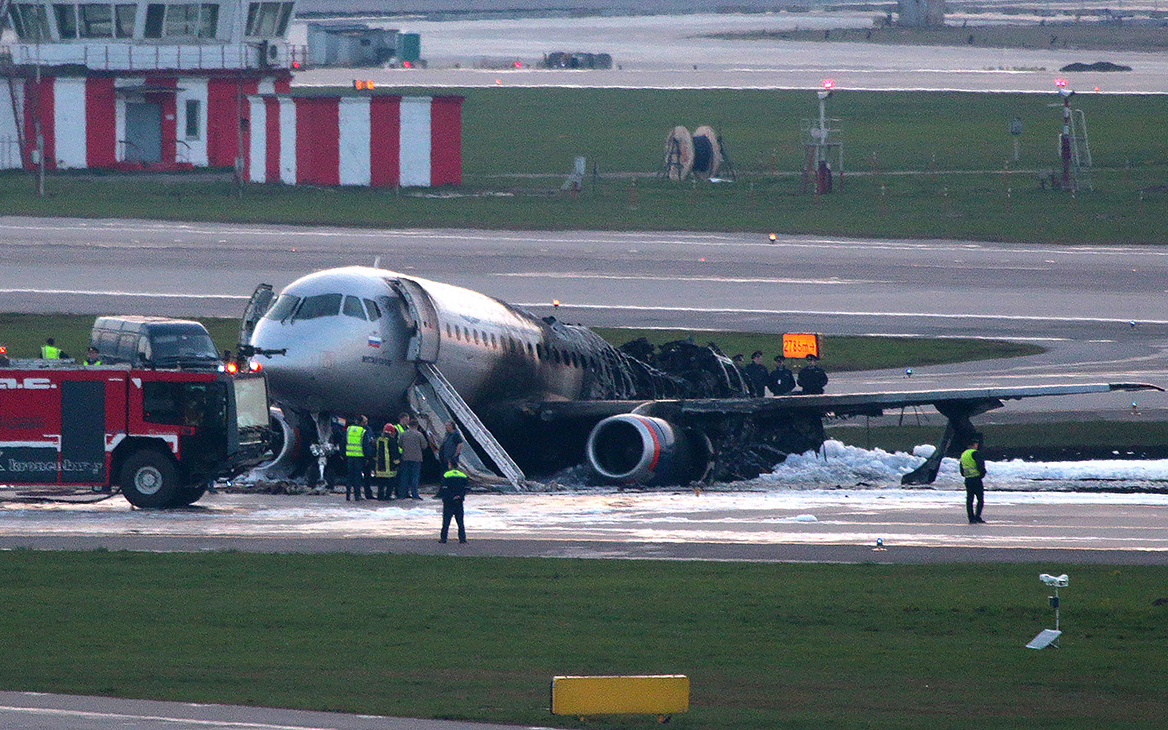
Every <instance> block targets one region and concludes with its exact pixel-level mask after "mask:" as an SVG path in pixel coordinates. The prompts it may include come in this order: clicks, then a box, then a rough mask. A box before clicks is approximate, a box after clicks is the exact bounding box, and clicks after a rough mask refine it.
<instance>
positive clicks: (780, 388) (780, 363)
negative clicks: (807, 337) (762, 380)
mask: <svg viewBox="0 0 1168 730" xmlns="http://www.w3.org/2000/svg"><path fill="white" fill-rule="evenodd" d="M768 385H769V386H770V389H771V393H773V394H774V395H786V394H787V393H790V392H791V391H792V390H794V389H795V373H793V372H791V368H789V367H787V359H786V358H784V357H783V356H782V355H775V369H774V371H773V372H772V373H771V377H770V383H769V384H768Z"/></svg>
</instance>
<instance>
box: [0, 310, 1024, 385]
mask: <svg viewBox="0 0 1168 730" xmlns="http://www.w3.org/2000/svg"><path fill="white" fill-rule="evenodd" d="M93 319H94V318H93V317H92V316H90V315H82V314H0V345H5V346H6V347H7V348H8V354H9V356H10V357H36V356H37V355H38V353H39V352H40V347H41V345H42V344H44V341H45V338H46V337H53V338H54V339H55V340H56V341H57V345H58V346H59V347H61V348H63V349H64V350H65V352H67V353H68V354H69V355H70V356H71V357H75V358H81V357H83V356H84V355H85V347H86V345H87V344H88V342H89V331H90V329H92V327H93ZM193 319H196V320H198V321H200V322H202V323H203V325H204V326H206V327H207V331H208V332H210V333H211V338H212V339H213V340H215V345H216V347H218V348H219V350H220V351H222V350H227V349H230V350H234V349H235V345H236V342H238V340H239V320H237V319H230V318H220V317H195V318H193ZM595 331H596V333H597V334H599V335H600V336H601V337H603V338H605V339H606V340H608V341H609V342H611V343H612V344H613V345H621V344H624V343H625V342H628V341H629V340H634V339H636V338H638V337H646V338H648V339H649V341H650V342H652V343H654V344H658V345H659V344H661V343H664V342H670V341H672V340H680V339H684V338H686V337H693V338H694V341H695V342H697V343H699V344H705V343H707V342H711V341H713V342H717V343H718V344H719V346H720V347H721V348H722V350H723V351H724V352H726V353H727V354H730V355H733V354H734V353H736V352H742V353H745V355H746V356H747V358H749V357H750V353H751V352H753V351H754V350H763V351H764V352H766V353H768V354H767V357H766V361H767V365H768V366H769V365H773V363H772V362H771V358H773V357H774V355H775V354H777V353H778V352H780V351H781V350H782V335H773V334H753V333H749V332H703V331H690V330H633V329H618V328H597V329H596V330H595ZM824 352H825V356H824V364H825V365H826V366H827V367H829V368H831V369H832V370H834V371H836V372H839V371H843V370H870V369H875V368H885V367H909V366H911V367H921V366H923V365H936V364H941V363H951V362H966V361H969V360H987V359H993V358H1002V357H1019V356H1022V355H1033V354H1037V353H1040V352H1043V348H1041V347H1038V346H1037V345H1028V344H1023V343H1017V342H1005V341H997V340H974V339H969V340H962V339H939V340H929V339H917V338H911V337H842V336H841V337H833V336H828V337H825V338H824Z"/></svg>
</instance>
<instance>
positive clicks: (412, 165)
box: [248, 94, 462, 187]
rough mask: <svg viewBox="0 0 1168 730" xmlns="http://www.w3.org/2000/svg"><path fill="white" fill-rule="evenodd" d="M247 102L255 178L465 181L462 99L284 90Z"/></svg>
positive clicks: (420, 182) (379, 182) (319, 182)
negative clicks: (304, 92)
mask: <svg viewBox="0 0 1168 730" xmlns="http://www.w3.org/2000/svg"><path fill="white" fill-rule="evenodd" d="M248 101H249V105H250V114H249V118H250V120H251V132H250V135H249V136H250V143H251V144H250V151H249V164H248V177H249V179H250V180H251V181H252V182H283V183H287V184H289V185H296V184H312V185H373V186H390V187H397V186H402V187H413V186H418V187H430V186H437V185H458V184H461V182H462V97H459V96H396V95H385V94H381V95H372V96H327V97H325V96H296V95H290V94H283V95H259V96H252V97H250V98H249V100H248Z"/></svg>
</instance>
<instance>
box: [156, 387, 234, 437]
mask: <svg viewBox="0 0 1168 730" xmlns="http://www.w3.org/2000/svg"><path fill="white" fill-rule="evenodd" d="M142 420H144V421H147V422H149V423H165V424H168V425H172V426H195V427H198V428H200V429H204V428H206V429H222V428H225V427H226V425H227V391H226V388H225V386H224V385H223V383H175V382H165V381H161V382H148V383H143V384H142Z"/></svg>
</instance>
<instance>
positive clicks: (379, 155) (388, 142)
mask: <svg viewBox="0 0 1168 730" xmlns="http://www.w3.org/2000/svg"><path fill="white" fill-rule="evenodd" d="M369 107H370V108H369V173H370V175H369V176H370V184H371V185H373V186H374V187H377V186H388V187H396V186H397V184H398V182H399V181H400V180H401V166H400V164H399V154H400V152H401V150H400V146H401V97H400V96H375V97H373V98H372V99H370V100H369Z"/></svg>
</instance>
